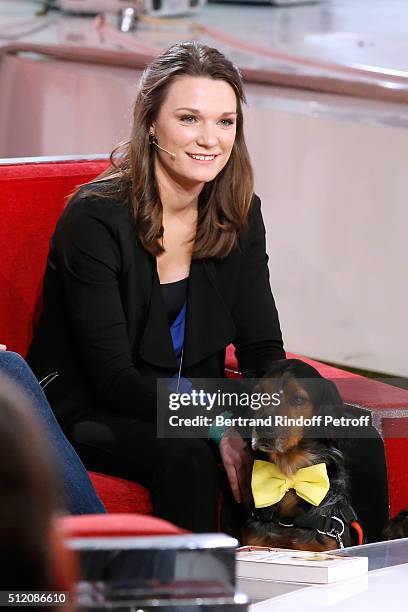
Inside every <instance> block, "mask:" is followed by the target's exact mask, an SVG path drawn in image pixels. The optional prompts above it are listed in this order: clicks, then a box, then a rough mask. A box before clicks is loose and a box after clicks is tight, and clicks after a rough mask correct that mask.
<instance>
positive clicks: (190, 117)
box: [180, 115, 196, 123]
mask: <svg viewBox="0 0 408 612" xmlns="http://www.w3.org/2000/svg"><path fill="white" fill-rule="evenodd" d="M180 120H181V121H182V122H183V123H194V122H195V121H196V117H194V115H183V117H180Z"/></svg>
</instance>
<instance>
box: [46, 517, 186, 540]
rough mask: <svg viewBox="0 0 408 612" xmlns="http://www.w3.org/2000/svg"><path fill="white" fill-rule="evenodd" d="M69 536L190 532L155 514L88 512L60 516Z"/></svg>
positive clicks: (64, 532) (152, 534)
mask: <svg viewBox="0 0 408 612" xmlns="http://www.w3.org/2000/svg"><path fill="white" fill-rule="evenodd" d="M58 526H59V527H60V528H61V529H62V532H63V535H64V536H65V537H67V538H100V537H109V538H114V537H122V536H123V537H124V536H156V535H180V534H183V533H188V532H187V531H185V530H184V529H180V528H179V527H176V525H173V524H172V523H169V522H168V521H164V520H163V519H159V518H156V517H154V516H145V515H143V514H87V515H82V516H63V517H60V518H58Z"/></svg>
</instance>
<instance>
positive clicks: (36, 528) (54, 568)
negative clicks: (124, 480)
mask: <svg viewBox="0 0 408 612" xmlns="http://www.w3.org/2000/svg"><path fill="white" fill-rule="evenodd" d="M47 442H48V441H47V438H46V435H45V433H44V432H43V431H42V429H41V427H40V424H39V423H38V422H37V420H35V417H34V415H33V409H32V407H31V405H30V402H29V400H28V399H27V398H26V397H25V396H24V395H23V394H22V393H21V392H20V391H19V390H18V389H17V388H16V387H15V385H14V384H13V383H11V382H10V381H9V380H8V379H5V378H4V377H0V567H1V568H2V569H1V572H0V590H14V589H15V590H54V589H55V590H57V589H59V590H61V589H62V586H63V585H62V584H59V582H60V576H61V571H60V569H59V568H60V565H61V563H63V560H62V559H61V551H62V545H61V543H60V542H59V537H58V535H57V533H56V529H55V515H56V513H57V510H58V509H59V508H60V503H59V502H60V500H59V499H58V497H57V491H58V486H57V483H56V477H55V475H54V472H53V461H52V455H51V452H50V450H49V448H48V444H47ZM62 556H63V554H62ZM64 586H65V585H64Z"/></svg>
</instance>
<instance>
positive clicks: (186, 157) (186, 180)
mask: <svg viewBox="0 0 408 612" xmlns="http://www.w3.org/2000/svg"><path fill="white" fill-rule="evenodd" d="M236 120H237V100H236V96H235V92H234V90H233V88H232V87H231V85H229V84H228V83H226V82H225V81H218V80H215V79H210V78H204V77H190V76H182V77H178V78H177V79H175V81H174V82H173V83H172V85H171V86H170V88H169V90H168V92H167V96H166V98H165V100H164V102H163V104H162V106H161V108H160V111H159V114H158V116H157V119H156V120H155V121H154V123H153V125H152V129H153V132H154V136H155V137H156V138H157V144H158V145H160V147H163V148H164V149H167V151H169V152H170V153H173V154H174V157H173V156H171V155H169V153H165V152H163V151H161V150H160V149H157V148H156V166H155V167H156V175H157V176H158V177H159V178H160V175H161V174H163V173H164V174H166V175H168V176H169V177H170V178H172V179H173V180H175V181H176V182H177V183H179V184H180V185H182V186H186V187H194V186H196V185H199V184H204V183H207V182H208V181H212V180H213V179H214V178H215V177H216V176H217V174H218V173H219V172H220V171H221V170H222V169H223V168H224V166H225V164H226V163H227V161H228V159H229V157H230V155H231V151H232V147H233V145H234V141H235V134H236Z"/></svg>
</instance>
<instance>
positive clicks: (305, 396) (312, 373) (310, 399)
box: [252, 359, 343, 453]
mask: <svg viewBox="0 0 408 612" xmlns="http://www.w3.org/2000/svg"><path fill="white" fill-rule="evenodd" d="M256 391H257V392H260V393H267V394H268V395H270V396H271V397H272V396H274V397H275V398H276V397H277V395H279V403H277V402H274V403H275V404H276V405H273V403H272V402H271V404H270V405H268V406H263V407H262V408H260V410H259V411H258V414H257V416H258V417H262V419H261V420H262V421H265V418H264V417H267V416H270V415H271V416H272V417H273V419H272V421H273V424H272V426H270V427H269V425H268V426H267V425H261V426H259V427H256V428H255V429H254V431H253V437H252V447H253V449H254V450H255V451H262V452H272V453H286V452H288V451H290V450H291V449H295V448H296V447H297V446H298V445H299V444H300V443H301V441H302V440H303V439H304V438H305V436H307V437H309V438H310V437H325V438H329V437H330V432H329V431H328V430H327V429H325V428H324V426H323V425H324V416H325V415H333V416H338V415H339V414H340V413H341V411H342V410H341V409H342V406H343V402H342V400H341V398H340V395H339V392H338V390H337V387H336V385H335V384H334V383H333V382H331V381H329V380H327V379H325V378H323V377H322V376H321V375H320V374H319V372H318V371H317V370H316V369H315V368H313V367H312V366H310V365H308V364H307V363H305V362H303V361H300V360H299V359H282V360H280V361H276V362H275V363H274V364H273V365H272V366H271V368H270V369H269V370H268V372H267V373H266V374H265V376H264V378H263V379H261V380H260V381H259V383H258V385H257V388H256ZM277 417H281V418H277ZM318 417H322V418H321V419H320V420H319V418H318ZM277 423H279V425H276V424H277ZM305 423H310V424H311V426H306V427H305Z"/></svg>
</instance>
